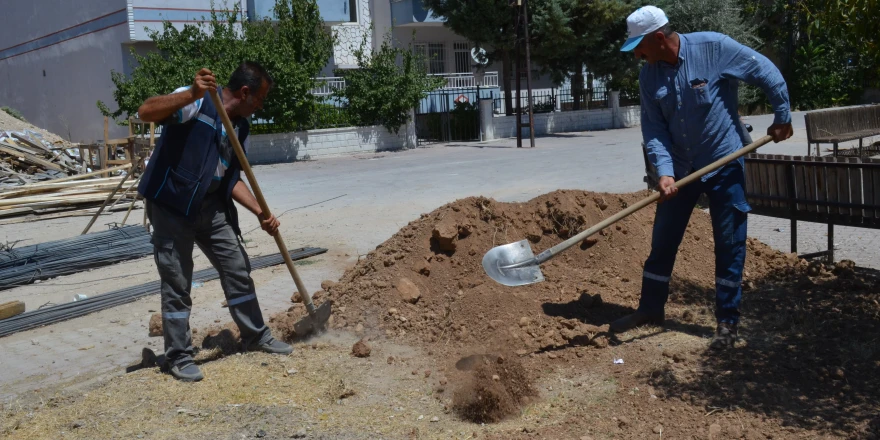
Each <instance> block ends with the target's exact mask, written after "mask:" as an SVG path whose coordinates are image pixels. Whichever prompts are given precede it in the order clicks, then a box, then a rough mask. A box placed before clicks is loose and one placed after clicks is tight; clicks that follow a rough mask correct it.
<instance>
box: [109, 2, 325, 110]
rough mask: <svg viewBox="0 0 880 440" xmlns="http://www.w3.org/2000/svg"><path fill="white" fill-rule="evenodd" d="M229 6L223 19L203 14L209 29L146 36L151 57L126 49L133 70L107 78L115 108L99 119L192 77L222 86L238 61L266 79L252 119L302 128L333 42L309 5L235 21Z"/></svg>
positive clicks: (167, 27)
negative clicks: (265, 92)
mask: <svg viewBox="0 0 880 440" xmlns="http://www.w3.org/2000/svg"><path fill="white" fill-rule="evenodd" d="M241 17H242V15H241V11H240V10H239V8H238V7H237V6H236V7H235V9H234V10H232V11H229V12H219V13H218V12H216V11H214V10H212V11H211V17H210V18H211V19H210V21H208V22H206V23H204V24H198V23H196V24H186V25H184V27H183V29H181V30H178V29H176V28H174V26H172V25H171V23H169V22H167V21H166V22H165V23H164V24H163V28H162V31H161V32H158V31H152V32H150V38H151V39H152V40H153V41H154V42H155V43H156V47H157V49H158V50H157V51H155V52H151V53H149V54H147V55H145V56H141V55H138V54H137V53H135V52H134V50H133V49H132V56H133V58H134V59H135V62H136V65H137V66H136V67H135V68H134V70H133V72H132V74H131V76H130V77H127V76H126V75H125V74H123V73H120V72H115V71H114V72H112V73H111V78H112V80H113V83H114V85H115V86H116V90H115V91H114V92H113V98H114V100H115V101H116V104H117V106H118V108H117V110H116V111H111V110H110V109H109V108H108V107H107V105H106V104H104V103H103V102H101V101H98V108H99V109H100V110H101V112H102V113H103V114H104V115H106V116H111V117H113V118H116V119H118V118H120V117H125V118H127V116H129V115H134V114H135V113H136V112H137V108H138V107H139V106H140V105H141V103H143V102H144V100H145V99H147V98H148V97H150V96H154V95H159V94H166V93H170V92H171V91H173V90H174V89H175V88H177V87H180V86H182V85H188V84H190V83H191V82H192V79H193V76H194V75H195V72H197V71H198V70H199V69H200V68H202V67H208V68H210V69H211V70H212V71H213V72H214V74H215V75H216V77H217V79H218V81H220V82H221V84H222V81H225V80H226V79H227V78H229V76H230V75H231V74H232V72H233V70H235V68H236V67H237V66H238V65H239V64H240V63H241V62H242V61H244V60H253V61H257V62H259V63H261V64H262V65H263V66H264V67H265V68H266V69H267V70H268V71H269V72H270V73H271V74H272V76H273V77H274V79H275V87H274V88H273V90H272V93H270V94H269V96H268V98H267V99H266V102H265V106H264V108H263V110H261V111H259V112H257V114H256V115H255V116H256V117H259V118H264V119H269V120H273V121H274V122H276V123H279V124H281V125H284V124H290V123H293V122H297V123H303V124H306V123H308V121H309V120H310V118H312V117H313V116H312V115H313V114H314V112H313V110H314V109H315V106H316V100H315V98H314V97H313V96H312V95H311V93H310V90H312V89H313V88H314V87H315V85H316V83H315V80H314V79H313V78H314V77H315V76H317V75H318V74H319V73H320V71H321V69H322V68H323V67H324V65H325V64H326V63H327V61H328V60H329V59H330V56H331V54H332V50H333V36H331V35H330V34H328V33H327V32H326V31H325V30H324V22H323V21H322V20H321V16H320V13H319V11H318V6H317V4H316V3H315V0H277V2H276V4H275V8H274V17H273V18H271V19H270V18H263V19H261V20H254V21H248V20H241Z"/></svg>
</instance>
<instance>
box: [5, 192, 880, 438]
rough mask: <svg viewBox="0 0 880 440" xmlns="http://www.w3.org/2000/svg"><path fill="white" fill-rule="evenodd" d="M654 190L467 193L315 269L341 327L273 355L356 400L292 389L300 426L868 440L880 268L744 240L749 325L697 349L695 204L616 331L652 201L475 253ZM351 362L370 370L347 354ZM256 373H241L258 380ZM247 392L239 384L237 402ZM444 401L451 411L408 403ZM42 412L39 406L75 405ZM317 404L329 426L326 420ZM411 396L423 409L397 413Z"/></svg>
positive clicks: (227, 345)
mask: <svg viewBox="0 0 880 440" xmlns="http://www.w3.org/2000/svg"><path fill="white" fill-rule="evenodd" d="M647 195H648V193H647V192H642V193H635V194H599V193H590V192H584V191H567V190H566V191H556V192H553V193H550V194H546V195H543V196H540V197H538V198H536V199H533V200H531V201H528V202H524V203H499V202H496V201H494V200H491V199H486V198H481V197H477V198H468V199H463V200H459V201H456V202H454V203H451V204H448V205H445V206H443V207H440V208H439V209H437V210H435V211H433V212H431V213H428V214H423V215H422V216H421V218H419V219H417V220H415V221H413V222H411V223H410V224H409V225H407V226H406V227H404V228H402V229H401V230H400V231H399V232H398V233H397V234H395V235H394V236H392V237H391V238H390V239H389V240H387V241H386V242H385V243H383V244H381V245H379V246H378V247H377V248H376V250H375V251H372V252H370V253H369V254H367V255H366V256H364V257H363V258H362V259H360V260H359V261H358V263H357V264H356V265H355V266H354V267H353V268H351V269H350V270H348V271H347V272H346V273H345V274H344V276H343V277H342V278H341V279H340V280H339V282H338V283H334V282H325V283H322V289H323V292H326V293H323V292H322V293H323V295H324V297H323V298H322V299H321V300H320V301H317V302H318V303H320V302H322V301H333V303H334V305H333V318H332V322H331V334H343V335H348V336H347V337H348V338H350V339H348V340H346V342H344V343H340V344H337V345H336V346H331V347H329V348H328V350H330V351H331V352H332V355H330V354H328V355H327V356H323V357H321V358H320V359H317V358H315V359H313V360H315V362H310V359H311V358H310V356H313V355H314V353H316V352H313V351H307V352H306V353H305V354H303V352H302V351H301V350H302V349H303V348H304V347H307V345H305V346H304V345H302V344H298V345H297V346H298V347H299V348H300V351H297V352H296V353H295V355H296V356H299V357H298V358H297V359H301V362H302V364H297V367H296V368H294V369H289V366H285V367H283V368H282V367H279V369H278V371H282V372H284V374H285V377H287V376H288V375H289V376H290V377H291V378H294V377H295V378H298V379H297V380H298V381H299V382H302V385H303V386H308V387H311V388H310V389H309V391H308V392H315V393H317V392H320V393H324V394H326V395H330V396H333V397H332V398H333V399H336V400H337V404H340V403H339V402H342V403H341V404H344V405H354V407H352V408H355V407H357V408H361V409H362V410H363V411H361V412H357V413H352V412H350V411H349V410H345V409H344V408H342V407H338V406H333V405H331V404H330V403H328V402H323V401H320V399H319V401H318V402H316V401H314V400H309V401H308V403H303V402H304V401H303V402H300V403H299V404H300V405H303V406H302V407H301V409H303V410H306V409H308V412H309V414H310V417H312V418H313V419H314V420H317V422H310V423H313V425H311V426H315V427H323V428H322V429H325V430H326V431H324V434H323V435H322V434H321V431H318V432H309V433H308V436H309V438H330V437H333V436H339V438H374V435H373V434H370V433H368V432H366V431H364V432H362V433H361V432H359V431H344V432H342V433H341V431H340V429H342V428H340V426H342V425H340V420H347V422H346V423H349V424H355V425H356V424H357V423H367V422H366V421H367V420H369V423H370V429H372V430H375V432H377V433H378V432H380V431H381V432H382V433H383V437H385V438H422V437H424V438H496V439H517V438H554V439H555V438H559V439H585V438H586V439H596V440H598V439H608V438H618V439H637V438H664V439H673V438H685V439H688V438H691V439H707V438H708V439H728V438H732V439H740V438H744V439H768V438H774V439H779V438H784V439H787V438H835V439H876V438H878V436H880V432H878V431H880V419H878V416H877V414H880V403H878V402H880V385H878V383H877V381H876V379H875V378H876V377H880V339H878V338H877V335H878V334H880V302H878V300H880V295H878V292H880V273H878V272H877V271H872V270H868V269H863V268H859V267H856V265H855V264H853V263H852V262H846V261H844V262H839V263H837V264H836V265H825V264H822V263H818V262H812V263H810V262H807V261H805V260H802V259H799V258H797V256H796V255H792V254H784V253H781V252H778V251H775V250H773V249H771V248H769V247H768V246H766V245H764V244H763V243H761V242H758V241H756V240H752V239H749V240H748V242H747V251H748V256H747V259H746V270H745V277H744V280H743V289H744V297H743V307H742V313H743V321H742V322H741V324H740V335H741V340H740V341H739V342H738V343H737V346H736V348H735V349H732V350H728V351H722V352H713V351H710V350H709V349H708V348H707V347H708V340H709V339H708V338H709V337H711V335H712V333H713V331H714V326H715V319H714V316H713V310H714V308H715V307H714V280H715V278H714V252H713V246H714V244H713V239H712V228H711V224H710V220H709V216H708V214H707V213H705V212H702V211H700V210H696V211H694V212H693V215H692V217H691V221H690V224H689V227H688V231H687V233H686V235H685V238H684V241H683V243H682V245H681V248H680V250H679V253H678V257H677V263H676V269H675V271H674V273H673V277H672V278H673V281H672V285H671V291H672V293H671V296H670V300H669V304H668V305H667V308H666V317H667V323H666V327H665V328H662V329H661V328H658V327H644V328H640V329H636V330H633V331H630V332H627V333H623V334H613V333H610V332H609V331H608V324H609V323H610V322H611V321H613V320H614V319H617V318H619V317H621V316H624V315H625V314H628V313H631V312H632V311H633V308H634V307H635V306H636V305H637V303H638V297H639V290H640V286H641V276H642V266H643V264H644V260H645V259H646V258H647V256H648V252H649V251H650V238H651V229H652V222H653V217H654V208H653V207H649V208H646V209H644V210H642V211H640V212H638V213H636V214H635V215H633V216H631V217H629V218H627V219H624V220H622V221H621V222H619V223H618V224H617V225H615V226H612V227H610V228H608V229H607V230H605V231H603V232H602V233H601V234H598V235H596V236H594V237H592V238H590V239H587V240H585V241H584V242H583V243H580V244H579V245H578V246H576V247H574V248H572V249H570V250H569V251H567V252H566V253H564V254H563V255H560V256H558V257H556V258H555V259H554V260H552V261H551V262H548V263H546V264H545V265H543V267H542V271H543V273H544V277H545V281H544V282H542V283H538V284H533V285H529V286H522V287H516V288H511V287H504V286H501V285H499V284H497V283H495V282H494V281H492V280H491V279H489V278H488V276H486V275H485V273H484V272H483V269H482V267H481V259H482V257H483V255H484V254H485V252H486V251H488V250H489V249H491V248H492V247H494V246H496V245H500V244H506V243H510V242H514V241H518V240H520V239H523V238H526V239H528V240H529V242H530V244H531V246H532V248H533V250H534V251H535V253H537V252H540V251H542V250H544V249H546V248H548V247H550V246H552V245H554V244H556V243H559V242H560V241H562V240H564V239H566V238H568V237H570V236H572V235H573V234H575V233H577V232H578V231H580V230H582V229H584V228H585V227H588V226H590V225H592V224H595V223H598V222H599V221H601V220H602V219H603V218H607V217H608V216H610V215H613V214H614V213H615V212H618V211H620V210H621V209H623V208H625V207H626V206H628V205H629V204H631V203H634V202H635V201H637V200H640V199H641V198H643V197H645V196H647ZM304 315H305V311H304V307H303V305H302V304H301V303H292V304H291V307H290V309H289V310H288V311H287V312H285V313H282V314H278V315H275V316H272V317H270V318H269V325H270V327H271V328H272V329H273V333H274V334H275V335H276V337H280V338H284V339H286V340H291V341H292V340H297V339H298V335H295V334H294V332H293V323H295V322H296V321H298V320H299V319H300V318H302V317H303V316H304ZM194 333H196V334H195V337H196V342H197V344H199V346H200V347H202V350H201V352H200V353H199V358H198V359H199V362H202V363H203V365H206V366H207V367H208V369H209V370H210V369H211V368H214V369H215V370H217V371H225V370H226V369H229V368H231V369H233V370H235V371H248V372H249V373H248V374H251V373H250V372H255V373H254V374H256V372H258V371H260V370H259V368H260V367H258V366H256V365H254V364H247V363H244V364H243V363H242V362H243V361H244V360H245V359H239V358H238V356H231V357H230V358H229V359H223V360H221V361H217V362H216V363H215V362H208V361H210V360H212V359H216V358H218V357H222V356H224V355H230V354H235V353H237V352H238V350H240V349H241V347H240V346H238V345H237V344H238V342H237V339H238V334H237V330H236V329H235V326H234V324H232V323H229V324H227V325H225V326H224V327H218V328H214V329H208V330H201V331H198V332H194ZM351 338H353V339H351ZM364 338H367V339H368V340H369V344H370V346H371V347H370V348H371V353H372V354H371V356H370V357H368V358H358V357H356V356H352V355H351V354H352V351H353V350H352V349H353V348H356V347H352V343H354V342H355V341H358V340H362V339H364ZM314 347H315V346H314V345H313V348H314ZM391 347H411V348H412V350H414V351H415V352H416V353H417V354H411V353H410V354H408V355H405V356H403V355H401V354H400V353H399V352H391ZM354 351H359V349H357V348H356V349H355V350H354ZM309 353H313V355H310V354H309ZM248 359H249V358H248ZM353 362H355V363H356V362H361V363H359V364H357V365H358V366H359V368H362V369H357V370H352V369H351V368H352V365H354V364H352V363H353ZM212 365H216V367H214V366H212ZM261 365H263V366H265V365H266V363H265V362H263V363H262V364H261ZM285 368H288V369H286V370H285ZM303 368H308V369H312V370H313V371H312V372H311V373H310V374H311V376H309V378H314V379H313V380H315V381H317V380H318V379H317V377H318V376H315V375H319V376H320V377H324V376H321V375H327V374H326V371H328V369H333V370H334V371H337V370H339V371H344V373H341V375H339V376H338V377H340V378H336V377H337V376H335V375H330V376H328V378H325V379H326V382H327V384H325V383H324V382H314V383H312V381H310V380H303V379H304V377H303V375H302V374H299V373H297V371H298V370H299V371H302V369H303ZM215 374H220V373H215ZM334 374H337V373H334ZM146 377H152V376H146V375H143V374H142V375H141V376H138V379H137V380H145V378H146ZM260 377H262V376H259V377H257V378H255V379H254V380H250V379H248V380H249V381H250V382H248V385H247V386H248V387H250V386H254V387H255V388H254V389H255V390H256V386H257V385H259V384H260V383H261V382H259V380H258V379H260ZM380 378H381V379H380ZM209 379H210V377H209ZM132 380H135V379H132ZM218 380H220V379H218ZM274 380H276V379H275V378H267V379H266V381H265V383H266V385H267V386H266V387H260V388H259V390H260V391H259V392H260V393H263V397H262V399H263V400H266V401H267V402H268V401H269V400H271V399H273V398H279V399H282V400H283V393H282V397H272V396H277V395H278V393H279V392H280V391H283V390H279V389H277V388H276V387H273V386H271V385H272V384H274V382H273V381H274ZM322 380H323V379H322ZM351 380H359V381H361V383H360V385H359V387H358V389H357V390H354V389H353V388H352V387H351V386H348V385H346V382H345V381H351ZM251 382H254V383H253V384H251ZM310 383H312V385H309V384H310ZM340 383H341V384H340ZM120 386H121V385H120ZM139 386H140V385H139ZM313 388H314V389H313ZM248 395H250V394H249V393H248V392H247V391H246V390H244V389H242V391H241V393H238V394H236V395H234V396H232V397H230V398H229V399H232V400H230V402H232V403H234V402H237V401H241V400H243V399H245V397H244V396H248ZM322 395H323V394H322ZM343 396H344V397H343ZM217 398H220V397H217ZM223 399H225V397H224V398H223ZM229 399H227V400H229ZM236 399H237V400H236ZM221 401H222V402H225V401H226V400H222V399H221ZM401 401H406V402H408V403H407V404H406V405H407V406H406V407H404V406H403V405H400V404H399V403H398V402H401ZM346 402H349V403H346ZM82 404H84V403H82ZM219 404H220V402H218V403H216V404H213V405H214V406H211V405H212V404H211V403H198V404H196V403H188V405H191V406H192V405H200V407H201V408H204V409H203V410H202V411H208V412H212V413H213V412H217V411H219V412H222V410H220V409H218V408H217V407H216V405H219ZM328 405H330V406H328ZM191 406H190V407H187V409H188V410H194V409H193V408H192V407H191ZM289 406H290V400H288V404H287V405H286V406H285V404H283V403H282V404H281V406H280V407H279V408H288V407H289ZM273 407H274V406H273ZM294 407H296V405H294ZM438 407H442V409H443V414H448V416H436V417H430V415H428V416H425V415H419V414H418V411H424V408H434V409H436V408H438ZM266 408H268V407H266ZM47 411H50V412H49V413H46V414H47V415H46V416H44V417H46V418H51V417H55V419H53V420H56V419H57V420H67V419H65V418H64V417H62V416H59V415H57V414H55V413H51V410H47ZM89 411H92V410H88V409H83V410H82V411H81V412H80V413H77V414H84V413H88V412H89ZM273 411H274V410H273ZM322 411H323V412H322ZM327 411H332V413H333V414H334V416H331V420H334V421H335V422H334V423H335V425H327V424H326V423H324V424H322V422H321V420H327V417H326V415H327V414H329V413H328V412H327ZM347 411H349V412H347ZM359 411H360V410H359ZM407 411H409V412H412V411H416V412H413V413H412V418H406V419H402V418H400V417H398V416H399V415H402V413H406V412H407ZM340 414H345V415H346V416H345V417H343V418H339V417H340V416H339V415H340ZM377 414H379V415H381V417H382V418H383V419H382V420H381V421H378V420H379V419H378V418H377ZM13 415H14V416H16V417H15V418H14V420H17V422H16V423H26V418H23V416H22V415H21V414H18V413H13ZM333 417H336V418H333ZM448 417H454V418H453V419H449V418H448ZM435 419H436V420H435ZM22 420H25V422H22ZM248 420H251V419H248ZM477 422H478V423H477ZM58 423H62V422H58ZM483 423H485V425H484V424H483ZM249 426H254V425H248V427H249ZM248 427H245V428H247V429H250V428H248ZM468 427H472V429H471V428H468ZM239 428H240V427H239ZM6 429H7V432H9V431H8V430H9V429H10V428H9V426H8V425H7V427H6ZM267 430H268V428H267ZM272 432H273V431H270V434H271V433H272ZM279 432H280V431H279ZM285 435H286V434H285ZM270 437H271V436H270ZM334 438H335V437H334Z"/></svg>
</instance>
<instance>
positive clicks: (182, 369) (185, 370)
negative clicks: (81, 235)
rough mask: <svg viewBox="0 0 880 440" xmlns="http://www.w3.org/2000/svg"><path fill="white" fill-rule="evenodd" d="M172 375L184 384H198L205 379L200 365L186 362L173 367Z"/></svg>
mask: <svg viewBox="0 0 880 440" xmlns="http://www.w3.org/2000/svg"><path fill="white" fill-rule="evenodd" d="M170 372H171V375H172V376H174V378H176V379H177V380H180V381H183V382H198V381H200V380H202V379H204V378H205V376H204V375H203V374H202V371H201V370H199V367H198V365H196V364H194V363H193V362H192V361H184V362H181V363H179V364H177V365H174V366H172V367H171V371H170Z"/></svg>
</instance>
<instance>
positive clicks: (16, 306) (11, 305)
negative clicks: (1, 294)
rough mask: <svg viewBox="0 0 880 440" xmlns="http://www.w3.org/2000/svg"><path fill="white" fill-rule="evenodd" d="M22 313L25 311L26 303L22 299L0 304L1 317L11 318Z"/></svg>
mask: <svg viewBox="0 0 880 440" xmlns="http://www.w3.org/2000/svg"><path fill="white" fill-rule="evenodd" d="M22 313H24V303H23V302H21V301H10V302H7V303H3V304H0V319H6V318H11V317H13V316H15V315H21V314H22Z"/></svg>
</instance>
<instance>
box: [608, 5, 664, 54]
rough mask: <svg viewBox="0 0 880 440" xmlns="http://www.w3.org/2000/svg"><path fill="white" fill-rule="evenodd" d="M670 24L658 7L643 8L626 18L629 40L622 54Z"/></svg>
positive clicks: (621, 49)
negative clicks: (646, 36)
mask: <svg viewBox="0 0 880 440" xmlns="http://www.w3.org/2000/svg"><path fill="white" fill-rule="evenodd" d="M666 23H669V19H668V18H666V13H665V12H663V10H662V9H660V8H658V7H656V6H643V7H641V8H639V9H636V12H633V13H632V14H629V17H626V29H627V30H628V31H629V38H628V39H627V40H626V42H625V43H623V47H621V48H620V51H621V52H629V51H631V50H633V49H635V48H636V46H638V45H639V43H641V42H642V38H644V37H645V35H648V34H650V33H651V32H654V31H656V30H657V29H660V28H661V27H663V26H665V25H666Z"/></svg>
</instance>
